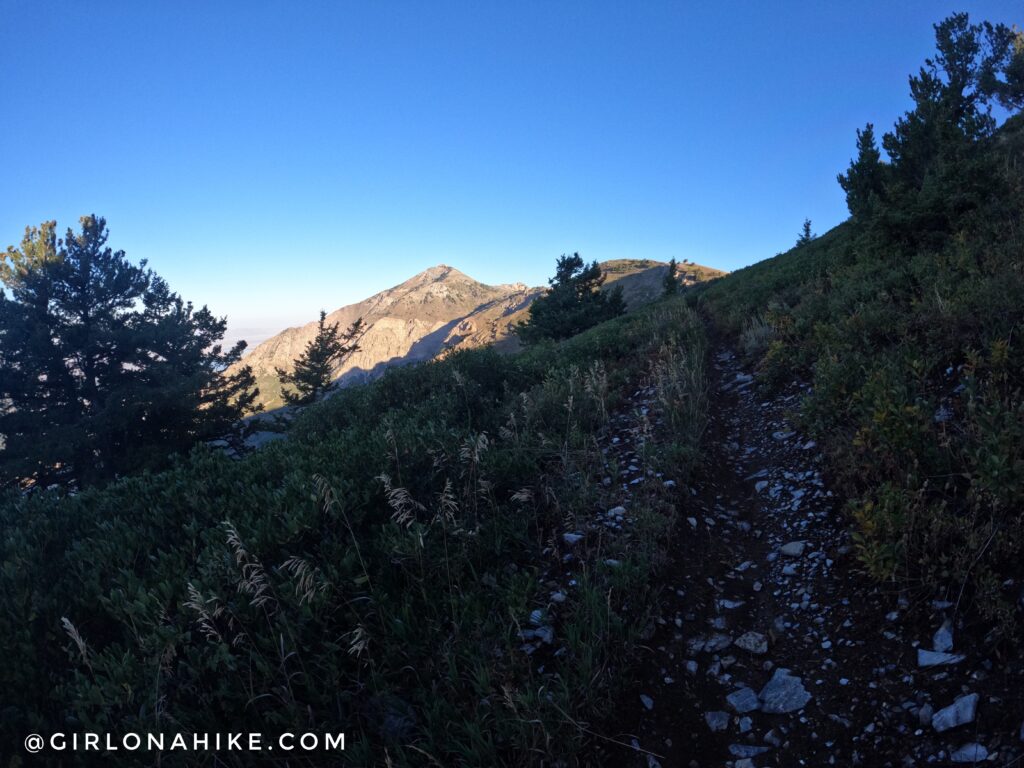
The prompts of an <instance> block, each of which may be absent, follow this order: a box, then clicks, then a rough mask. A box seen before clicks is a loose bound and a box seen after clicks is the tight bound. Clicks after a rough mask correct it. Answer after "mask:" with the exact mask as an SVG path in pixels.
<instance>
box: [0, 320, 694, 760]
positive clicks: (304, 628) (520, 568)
mask: <svg viewBox="0 0 1024 768" xmlns="http://www.w3.org/2000/svg"><path fill="white" fill-rule="evenodd" d="M704 353H705V350H704V338H703V330H702V324H701V323H700V322H699V320H698V319H697V317H696V315H695V314H694V313H693V312H692V311H690V310H689V309H687V308H686V307H685V305H684V302H682V301H681V300H674V301H670V302H659V303H657V304H654V305H651V306H649V307H647V308H644V309H643V310H641V311H639V312H636V313H633V314H631V315H629V316H627V317H623V318H619V319H617V320H615V321H612V322H610V323H606V324H604V325H602V326H599V327H597V328H594V329H592V330H591V331H589V332H587V333H584V334H581V335H580V336H578V337H576V338H574V339H571V340H569V341H568V342H566V343H563V344H561V345H557V346H556V345H542V346H539V347H537V348H534V349H530V350H529V351H527V352H524V353H521V354H518V355H499V354H497V353H495V352H493V351H490V350H486V349H483V350H472V351H467V352H461V353H457V354H454V355H452V356H451V357H449V358H448V359H446V360H444V361H441V362H436V363H430V364H426V365H422V366H416V367H412V368H403V369H396V370H392V371H390V372H389V373H388V374H387V375H385V376H384V377H383V378H382V379H381V380H379V381H377V382H374V383H373V384H370V385H367V386H365V387H355V388H351V389H348V390H344V391H342V392H341V393H339V394H338V395H337V396H335V397H333V398H331V399H329V400H328V401H326V402H324V403H322V404H319V405H317V406H313V407H311V408H309V409H308V410H306V411H305V412H304V413H303V414H302V415H301V416H300V417H299V418H298V419H297V420H296V421H295V423H294V424H293V425H292V426H291V428H290V434H289V439H288V440H286V441H280V442H277V443H273V444H271V445H268V446H266V447H265V448H263V449H261V450H260V451H258V452H255V453H253V454H251V455H249V456H247V457H245V458H243V459H242V460H232V459H230V458H229V457H227V456H226V455H224V454H222V453H218V452H216V451H213V450H197V451H195V452H194V453H193V454H191V455H190V456H188V457H187V458H184V459H182V460H180V461H179V462H178V463H177V464H176V465H175V466H174V467H173V468H172V469H171V470H169V471H167V472H164V473H160V474H154V475H144V476H140V477H134V478H128V479H124V480H122V481H119V482H116V483H114V484H113V485H111V486H109V487H107V488H105V489H102V490H93V491H87V492H83V493H80V494H77V495H73V496H63V497H62V496H59V495H57V494H56V493H38V494H35V495H32V496H30V497H19V496H8V497H7V498H6V499H4V500H3V502H2V503H0V530H2V532H3V538H2V544H0V562H2V566H0V633H2V634H3V636H4V637H5V639H6V640H5V643H6V646H5V647H6V650H7V663H6V664H4V665H3V667H2V669H0V686H2V687H3V690H4V691H5V692H6V693H5V696H4V702H3V704H2V711H0V723H2V725H0V743H2V744H4V745H12V744H18V743H20V739H21V738H23V737H24V734H25V733H30V732H44V733H46V732H51V731H54V730H58V729H66V730H72V729H74V730H80V731H85V730H99V731H104V730H110V731H112V732H114V733H120V732H127V731H133V730H137V731H150V730H164V731H183V732H189V731H193V730H196V731H206V730H215V729H219V730H242V731H263V732H265V733H274V732H277V731H283V730H299V729H301V730H319V731H333V730H345V731H346V733H347V734H348V749H347V750H346V752H345V755H344V757H345V761H346V763H347V764H351V765H379V764H384V763H390V764H392V765H423V764H434V765H446V766H447V765H530V764H536V763H538V762H540V761H541V758H542V757H543V759H544V760H547V761H556V760H563V761H566V762H567V763H580V764H583V763H586V764H591V763H592V762H593V760H594V759H596V758H595V755H597V754H598V746H599V743H600V739H599V738H598V737H596V736H595V735H594V734H593V732H592V731H591V729H590V728H589V727H588V726H587V724H588V723H591V722H595V721H597V720H600V719H602V718H605V717H607V716H608V714H609V713H610V712H612V711H614V707H615V706H616V698H615V697H616V692H617V690H618V689H619V687H620V686H621V685H622V684H623V683H624V682H626V681H627V680H628V669H629V665H630V663H631V661H632V659H633V655H634V652H635V646H636V642H637V641H638V637H639V633H640V631H641V630H642V628H643V626H644V624H645V623H646V621H647V614H646V611H647V608H648V607H649V605H650V604H651V601H652V600H653V595H652V593H651V591H650V590H651V587H650V583H651V576H652V574H653V573H654V572H655V571H656V569H657V567H658V566H659V564H660V563H661V562H662V560H663V553H664V549H665V547H666V546H667V544H668V541H669V539H670V533H671V530H672V529H673V526H674V509H673V507H672V505H671V504H669V503H668V502H667V501H666V500H665V499H664V498H661V497H660V496H659V494H658V493H655V494H653V495H651V496H645V497H642V498H639V499H638V501H637V502H636V504H635V506H634V507H633V508H632V509H631V512H632V513H633V514H634V515H635V517H636V518H637V520H638V523H637V527H636V529H635V531H634V534H633V536H631V537H628V538H627V537H614V536H602V537H597V538H594V537H588V538H587V540H586V541H585V542H583V543H582V545H581V547H580V550H579V552H576V555H577V557H578V558H579V560H578V567H577V570H576V572H575V574H574V578H575V579H576V586H575V587H574V588H573V590H572V591H571V592H570V593H569V595H568V599H567V600H566V602H565V603H563V604H560V605H554V604H552V602H551V600H550V593H551V590H552V584H551V583H549V581H550V578H551V576H546V575H545V574H546V573H551V574H557V573H559V572H560V571H561V570H562V569H563V566H562V565H561V561H560V558H561V556H562V555H563V554H566V548H565V546H564V545H563V544H562V543H561V540H560V535H561V532H563V531H566V530H570V529H573V528H575V527H576V526H577V525H578V522H579V521H581V520H583V519H584V518H586V517H587V516H589V515H592V514H593V513H594V512H595V511H596V510H598V509H601V508H603V507H602V505H605V504H607V503H608V501H607V499H606V498H604V496H603V494H604V493H605V491H604V490H603V488H602V486H601V483H600V479H601V477H603V475H604V473H605V472H606V468H605V466H604V458H603V455H602V453H601V451H600V450H599V448H598V443H597V441H596V439H595V438H596V436H597V435H598V434H600V432H601V431H602V430H603V429H606V428H607V422H608V418H609V414H610V413H613V412H614V411H615V409H616V408H619V407H621V406H622V404H623V394H622V393H623V392H624V391H625V390H626V389H627V388H629V387H631V386H635V385H636V383H637V382H639V381H657V382H659V383H660V387H661V389H660V392H661V396H662V402H661V404H660V411H661V413H662V414H663V418H664V420H665V422H666V425H667V426H668V427H669V428H667V429H666V430H665V431H664V434H663V435H662V439H663V440H664V442H665V445H666V451H665V452H664V455H663V457H662V458H660V459H659V460H656V459H655V457H653V456H652V457H651V461H652V466H658V467H659V469H661V470H663V471H665V472H671V473H672V476H673V477H675V478H677V479H678V480H679V481H680V482H683V481H684V480H685V479H686V477H687V475H688V473H689V471H690V470H691V468H692V466H693V464H694V461H695V459H696V457H697V456H698V455H699V441H700V437H701V434H702V425H703V419H704V410H705V409H704V397H705V395H704V383H703V356H704ZM653 432H654V429H653V427H652V435H653ZM652 439H653V438H652ZM656 485H658V486H659V488H660V484H656ZM659 493H660V492H659ZM609 558H611V559H616V560H619V561H620V562H621V565H620V566H618V567H613V566H610V565H607V564H606V562H605V561H606V560H608V559H609ZM536 610H540V611H541V612H542V613H543V615H544V616H545V621H546V622H547V623H548V624H549V625H550V627H551V628H552V631H553V633H554V637H553V643H551V644H547V643H543V642H541V643H539V647H538V649H537V650H536V651H535V652H534V653H533V654H532V655H529V654H527V653H524V651H523V650H522V646H523V645H524V641H523V639H522V635H521V633H522V632H524V630H527V629H529V628H530V626H531V623H530V616H531V613H532V612H533V611H536ZM222 757H223V758H224V759H225V760H228V761H229V762H230V759H231V756H230V755H222ZM122 758H123V756H122ZM248 759H249V756H243V757H241V758H237V760H238V761H239V764H241V763H243V762H246V761H247V760H248ZM309 760H310V762H316V758H315V757H313V756H311V757H310V758H309ZM144 761H145V758H144V757H143V758H140V759H139V762H140V763H141V762H144ZM175 761H178V762H179V763H185V762H187V760H186V759H185V758H184V757H182V756H181V755H178V756H175V755H168V756H166V757H165V764H175Z"/></svg>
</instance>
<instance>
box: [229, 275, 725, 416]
mask: <svg viewBox="0 0 1024 768" xmlns="http://www.w3.org/2000/svg"><path fill="white" fill-rule="evenodd" d="M666 266H667V265H666V264H665V263H664V262H658V261H652V260H648V259H616V260H611V261H606V262H602V263H601V267H602V269H603V271H604V272H605V274H606V275H607V283H606V287H611V286H615V285H618V286H620V287H621V288H622V289H623V297H624V298H625V300H626V304H627V307H628V308H629V309H634V308H636V307H638V306H641V305H643V304H645V303H647V302H649V301H651V300H652V299H654V298H657V296H658V295H660V293H661V283H662V279H663V277H664V274H665V269H666ZM677 274H679V275H680V276H681V281H682V282H683V283H684V284H692V283H695V282H701V281H703V280H706V279H709V278H711V277H717V276H719V275H722V274H725V273H724V272H720V271H719V270H714V269H711V268H709V267H702V266H700V265H696V264H691V263H689V262H687V263H686V264H680V265H679V271H678V273H677ZM545 290H547V289H546V288H544V287H540V286H536V287H530V286H527V285H526V284H525V283H522V282H516V283H503V284H500V285H487V284H485V283H481V282H479V281H477V280H475V279H474V278H472V277H470V276H469V275H467V274H465V273H464V272H462V271H460V270H459V269H457V268H456V267H453V266H451V265H448V264H443V263H442V264H436V265H434V266H432V267H428V268H427V269H425V270H423V271H422V272H418V273H417V274H415V275H413V276H412V277H410V278H408V279H407V280H405V281H403V282H401V283H399V284H398V285H395V286H392V287H391V288H386V289H384V290H382V291H378V292H377V293H375V294H373V295H372V296H369V297H367V298H366V299H363V300H362V301H359V302H356V303H354V304H348V305H345V306H342V307H339V308H337V309H335V310H333V311H332V312H330V313H329V314H328V315H327V322H328V323H331V324H335V323H336V324H337V325H338V326H339V327H341V328H343V329H344V328H347V327H348V326H349V325H351V324H352V323H353V322H355V320H356V319H358V318H362V319H363V321H364V323H365V324H366V332H365V334H364V335H363V338H362V341H361V342H360V349H359V350H358V351H357V352H356V353H355V354H353V355H352V356H351V357H350V358H349V359H348V360H346V361H345V362H344V363H343V364H342V365H340V366H338V367H337V368H336V370H335V371H334V376H335V379H336V380H337V381H339V382H340V383H341V384H342V385H347V384H353V383H361V382H365V381H369V380H371V379H373V378H376V377H377V376H379V375H380V374H381V373H382V372H383V371H384V370H385V369H386V368H388V367H390V366H392V365H404V364H408V363H415V362H425V361H427V360H432V359H434V358H437V357H439V356H441V355H444V354H448V353H449V352H450V351H452V350H454V349H465V348H472V347H479V346H485V345H495V346H497V347H499V348H500V349H503V350H514V349H516V348H518V346H519V343H518V340H517V339H516V337H515V334H514V329H515V325H516V323H518V322H519V321H520V320H525V319H526V317H527V314H528V311H529V305H530V303H531V302H532V301H533V300H534V299H536V298H537V297H538V296H540V295H541V294H542V293H544V291H545ZM316 327H317V322H316V321H315V320H311V321H310V322H308V323H305V324H303V325H298V326H292V327H289V328H285V329H283V330H282V331H280V332H279V333H276V334H274V335H272V336H270V337H269V338H267V339H265V340H264V341H262V342H261V343H259V344H257V345H256V346H255V347H254V348H253V349H252V351H251V352H249V353H248V354H247V355H246V356H245V358H244V359H243V360H242V361H241V362H240V363H237V364H236V365H235V366H232V368H230V369H228V372H229V373H231V372H233V371H235V370H237V369H238V368H239V367H240V366H243V365H248V366H250V367H252V369H253V373H254V374H255V376H256V381H257V384H258V385H259V387H260V401H261V402H262V403H263V405H264V406H265V407H267V408H275V407H278V406H280V405H281V404H282V403H283V399H282V397H281V388H280V383H279V381H278V378H277V373H276V369H277V368H283V369H289V368H290V367H291V365H292V364H293V362H294V360H295V359H296V358H297V357H298V356H299V355H301V354H302V352H303V350H304V349H305V346H306V344H307V342H309V341H310V340H311V339H312V338H313V337H314V336H315V334H316Z"/></svg>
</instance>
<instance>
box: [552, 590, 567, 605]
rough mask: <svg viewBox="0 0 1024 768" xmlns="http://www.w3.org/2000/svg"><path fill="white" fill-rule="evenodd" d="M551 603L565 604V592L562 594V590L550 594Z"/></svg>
mask: <svg viewBox="0 0 1024 768" xmlns="http://www.w3.org/2000/svg"><path fill="white" fill-rule="evenodd" d="M551 601H552V602H555V603H564V602H565V592H563V591H562V590H558V591H557V592H552V593H551Z"/></svg>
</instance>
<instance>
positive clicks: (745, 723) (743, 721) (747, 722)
mask: <svg viewBox="0 0 1024 768" xmlns="http://www.w3.org/2000/svg"><path fill="white" fill-rule="evenodd" d="M737 726H738V727H739V729H740V733H748V732H749V731H750V729H751V728H753V727H754V721H753V720H751V719H750V718H749V717H741V718H740V721H739V723H738V724H737Z"/></svg>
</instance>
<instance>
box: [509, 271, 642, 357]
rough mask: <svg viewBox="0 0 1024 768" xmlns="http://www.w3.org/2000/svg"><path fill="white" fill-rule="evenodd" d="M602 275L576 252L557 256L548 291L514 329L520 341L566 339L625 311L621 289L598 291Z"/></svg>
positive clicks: (527, 342) (602, 279) (537, 300)
mask: <svg viewBox="0 0 1024 768" xmlns="http://www.w3.org/2000/svg"><path fill="white" fill-rule="evenodd" d="M604 281H605V275H604V274H602V273H601V268H600V267H599V266H598V264H597V262H596V261H594V262H591V263H590V264H586V263H584V261H583V259H582V258H581V257H580V255H579V254H578V253H574V254H573V255H572V256H565V255H563V256H559V258H558V262H557V264H556V266H555V276H554V277H552V278H551V279H549V280H548V283H549V284H550V285H551V288H550V290H549V291H548V292H547V293H546V294H544V295H543V296H540V297H538V298H536V299H534V301H533V303H532V304H530V317H529V320H527V321H526V322H520V323H519V325H518V327H517V329H516V332H517V334H518V335H519V338H520V340H521V341H522V342H523V343H524V344H536V343H537V342H539V341H542V340H544V339H554V340H556V341H557V340H560V339H567V338H569V337H570V336H575V335H576V334H578V333H580V332H581V331H585V330H586V329H587V328H592V327H593V326H595V325H597V324H598V323H602V322H604V321H605V320H610V319H611V318H613V317H617V316H619V315H621V314H622V313H623V312H625V311H626V304H625V302H624V301H623V299H622V289H621V288H618V287H616V288H612V289H611V290H610V291H602V290H601V286H602V284H603V283H604Z"/></svg>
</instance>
